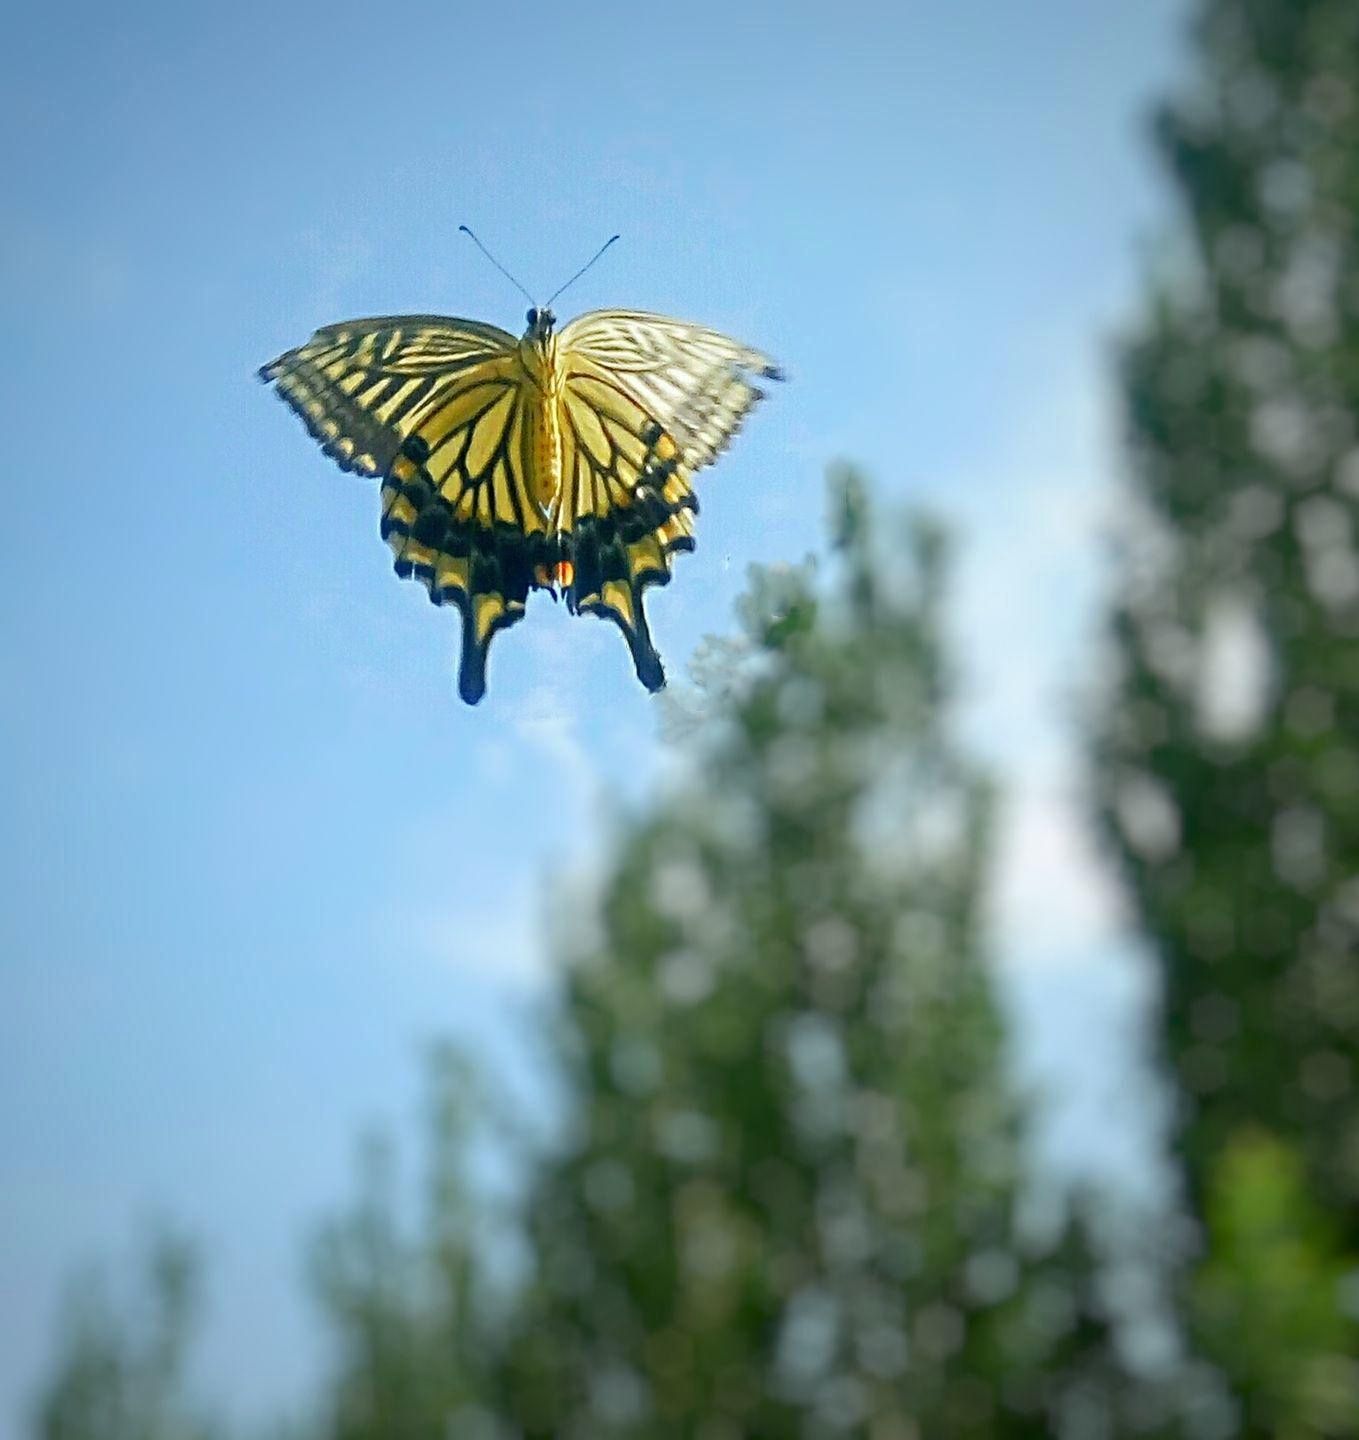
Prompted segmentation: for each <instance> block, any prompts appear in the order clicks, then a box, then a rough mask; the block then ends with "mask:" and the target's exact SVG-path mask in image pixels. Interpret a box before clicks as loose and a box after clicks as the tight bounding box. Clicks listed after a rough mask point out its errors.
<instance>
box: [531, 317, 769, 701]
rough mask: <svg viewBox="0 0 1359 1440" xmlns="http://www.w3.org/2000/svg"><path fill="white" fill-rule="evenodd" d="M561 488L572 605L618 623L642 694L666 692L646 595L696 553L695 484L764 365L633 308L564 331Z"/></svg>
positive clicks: (710, 333)
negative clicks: (684, 555) (685, 554)
mask: <svg viewBox="0 0 1359 1440" xmlns="http://www.w3.org/2000/svg"><path fill="white" fill-rule="evenodd" d="M559 359H560V365H561V369H562V371H563V374H564V383H563V389H562V405H561V409H562V459H563V464H562V489H561V495H560V500H559V509H558V511H557V512H556V515H555V517H554V518H555V519H556V521H557V523H558V525H559V526H560V527H561V529H562V530H563V531H566V532H569V533H571V534H572V535H573V536H574V537H575V543H574V546H573V552H574V556H573V558H574V562H575V575H574V583H573V586H572V590H571V592H570V593H569V594H568V600H569V601H570V602H571V603H572V604H573V605H574V606H575V607H576V608H578V609H580V610H584V611H586V612H587V613H590V614H595V615H599V616H602V617H604V618H606V619H610V620H612V621H614V623H615V624H617V626H618V627H619V629H620V630H621V631H622V632H623V635H624V638H625V639H626V640H627V642H628V647H629V649H630V650H631V651H632V657H633V663H634V664H635V666H636V668H637V676H638V678H639V679H640V680H641V681H642V683H643V684H644V685H645V686H646V687H647V689H649V690H658V689H660V687H661V686H662V685H664V683H665V672H664V670H663V668H662V666H661V662H660V657H659V656H658V655H657V654H656V649H655V646H654V645H653V644H652V642H651V636H650V632H649V629H648V626H647V621H646V614H645V611H644V609H643V604H642V597H643V592H644V591H645V590H646V588H647V587H648V586H650V585H664V584H667V583H668V582H669V579H670V567H671V558H672V557H673V556H674V555H675V554H677V553H678V552H680V551H685V550H692V549H693V548H694V538H693V534H694V526H693V517H694V516H695V515H696V514H697V513H698V498H697V496H695V494H694V492H693V488H692V485H691V483H690V482H691V479H692V476H693V474H694V472H695V471H697V470H701V469H702V468H703V467H704V466H705V465H710V464H711V463H712V462H713V461H714V460H715V459H716V458H717V456H718V455H719V454H720V453H721V451H722V450H723V449H725V448H726V445H727V444H728V442H729V441H730V440H731V437H732V436H733V435H734V434H735V433H736V431H737V430H738V429H739V427H740V425H741V422H742V421H743V420H744V419H745V417H746V415H747V414H749V412H750V410H751V408H752V407H753V406H754V405H755V403H756V401H757V400H759V399H760V397H761V394H762V392H761V391H760V389H759V388H758V387H757V386H756V385H755V384H754V383H753V382H752V380H751V379H750V378H749V377H750V375H751V374H752V373H753V374H755V375H760V376H764V377H767V378H770V379H782V373H781V372H780V371H779V369H778V368H777V366H775V365H774V363H773V361H772V360H770V358H769V357H768V356H767V355H763V354H761V353H760V352H759V351H757V350H752V349H750V348H749V347H748V346H745V345H741V344H739V343H738V342H737V341H735V340H731V339H728V338H727V337H726V336H725V335H721V334H718V333H717V332H716V331H714V330H705V329H702V328H700V327H699V326H696V325H689V324H686V323H685V322H683V321H680V320H672V319H670V318H669V317H667V316H664V315H652V314H648V313H646V312H644V311H640V310H596V311H591V312H590V313H589V314H586V315H582V316H580V317H579V318H578V319H576V320H573V321H572V322H571V323H570V324H569V325H567V326H566V328H565V329H564V330H563V331H562V333H561V349H560V352H559Z"/></svg>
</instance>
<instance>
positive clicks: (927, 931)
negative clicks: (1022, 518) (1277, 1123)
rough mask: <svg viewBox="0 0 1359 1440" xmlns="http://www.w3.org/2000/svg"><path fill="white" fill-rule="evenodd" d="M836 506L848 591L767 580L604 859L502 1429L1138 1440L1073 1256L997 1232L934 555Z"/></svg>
mask: <svg viewBox="0 0 1359 1440" xmlns="http://www.w3.org/2000/svg"><path fill="white" fill-rule="evenodd" d="M835 495H836V499H835V513H836V519H835V527H834V529H835V540H836V543H837V549H838V552H839V557H838V562H837V563H838V572H839V578H838V581H837V582H836V583H835V584H833V585H831V586H824V585H820V584H814V583H813V577H812V574H811V572H810V570H809V569H806V568H804V569H801V570H791V569H783V570H772V571H763V572H756V573H755V575H754V580H753V583H752V587H751V590H750V593H749V595H748V596H747V597H746V599H745V601H744V602H743V618H744V622H745V630H746V639H745V642H744V643H743V644H741V645H734V644H732V643H730V642H727V643H725V644H722V645H719V646H716V647H711V648H710V652H709V653H710V657H711V656H712V655H713V654H716V656H717V662H716V663H715V664H710V665H709V667H708V671H709V673H708V677H707V678H708V685H707V687H706V688H707V698H706V702H705V703H704V704H702V705H701V706H699V707H698V709H697V710H696V711H695V710H692V709H691V713H690V714H689V715H688V717H687V722H686V724H685V728H687V729H688V730H690V731H691V732H692V733H693V734H694V735H695V736H696V741H695V745H694V750H695V754H694V764H693V765H692V768H691V770H690V772H689V773H688V776H687V779H686V783H685V784H684V786H683V787H682V788H681V789H680V791H679V793H678V794H676V795H675V796H674V797H673V798H672V799H670V800H668V801H667V802H665V803H662V804H660V805H659V806H657V808H656V809H655V810H654V811H653V812H652V813H651V814H650V815H648V816H646V817H645V818H642V819H640V820H639V821H637V822H636V823H634V824H632V825H631V826H629V827H628V828H627V829H626V831H625V833H624V834H623V835H622V836H621V837H620V843H619V844H618V846H617V849H616V857H615V862H614V865H613V867H612V869H611V871H610V873H609V875H608V877H607V881H606V884H605V887H604V893H603V900H602V909H601V914H600V917H599V921H600V923H599V931H600V933H599V934H598V935H597V937H595V938H594V939H592V940H590V941H588V942H585V943H583V944H582V945H581V946H580V947H579V953H578V954H576V955H575V956H574V957H573V960H572V963H571V964H570V965H569V967H568V973H567V982H566V999H565V1006H564V1011H563V1014H562V1017H561V1022H560V1040H561V1052H562V1056H563V1067H562V1068H563V1072H564V1075H565V1082H566V1091H567V1094H568V1096H569V1098H570V1102H571V1104H570V1113H571V1116H572V1123H571V1125H570V1127H569V1129H568V1133H567V1137H566V1139H565V1141H564V1143H563V1145H562V1148H561V1150H560V1153H559V1154H558V1156H557V1157H556V1158H555V1159H553V1160H551V1161H550V1162H549V1163H547V1164H546V1165H545V1166H544V1167H543V1168H542V1169H541V1171H540V1172H539V1173H538V1175H537V1177H536V1179H535V1181H534V1183H533V1185H532V1187H531V1194H530V1205H529V1228H530V1234H531V1250H532V1261H531V1265H530V1272H531V1282H530V1286H529V1289H528V1293H527V1295H526V1297H525V1300H524V1304H523V1309H522V1310H521V1312H520V1315H519V1317H518V1323H517V1340H516V1343H515V1345H514V1347H513V1352H512V1355H511V1358H510V1363H509V1365H508V1367H507V1369H506V1370H505V1371H504V1373H503V1375H502V1385H503V1390H502V1400H501V1405H500V1407H499V1408H500V1409H501V1411H502V1413H503V1414H505V1415H507V1416H508V1417H512V1419H513V1421H514V1422H515V1425H516V1429H515V1432H514V1433H522V1434H525V1435H527V1436H532V1437H537V1436H543V1437H546V1436H553V1437H559V1440H572V1437H579V1440H585V1437H590V1440H595V1437H607V1436H629V1437H652V1436H655V1437H681V1436H683V1437H695V1440H739V1437H746V1436H756V1435H758V1436H761V1437H766V1440H777V1437H781V1436H789V1437H792V1436H798V1437H819V1436H825V1437H832V1436H842V1435H856V1436H868V1437H870V1440H907V1437H922V1436H930V1437H933V1436H949V1437H951V1440H963V1437H967V1436H973V1435H975V1436H982V1435H985V1436H1007V1435H1026V1436H1030V1435H1031V1436H1044V1437H1050V1436H1064V1435H1072V1436H1081V1437H1087V1436H1089V1437H1098V1436H1106V1435H1114V1434H1125V1433H1126V1434H1133V1433H1151V1430H1152V1428H1153V1425H1154V1422H1155V1419H1156V1416H1155V1413H1154V1411H1152V1410H1149V1409H1148V1408H1147V1407H1145V1406H1144V1404H1143V1401H1144V1400H1145V1398H1146V1397H1145V1395H1144V1394H1143V1392H1142V1391H1141V1388H1140V1387H1139V1386H1138V1384H1137V1383H1136V1382H1135V1381H1134V1379H1133V1378H1132V1377H1130V1375H1129V1373H1128V1371H1127V1368H1126V1366H1125V1365H1124V1364H1123V1362H1122V1360H1121V1359H1120V1357H1119V1352H1118V1349H1117V1346H1116V1345H1115V1344H1114V1343H1113V1340H1112V1336H1111V1329H1110V1326H1109V1324H1108V1323H1107V1321H1106V1319H1105V1315H1104V1306H1103V1304H1102V1302H1101V1299H1100V1294H1099V1285H1098V1281H1097V1267H1096V1265H1095V1264H1094V1263H1093V1261H1092V1259H1091V1257H1090V1255H1089V1252H1088V1250H1087V1249H1086V1248H1085V1245H1084V1240H1083V1235H1082V1234H1081V1232H1080V1231H1077V1230H1072V1231H1071V1232H1070V1234H1069V1235H1068V1237H1067V1239H1066V1240H1065V1241H1063V1242H1061V1243H1059V1244H1056V1245H1052V1244H1051V1243H1049V1246H1048V1247H1047V1248H1046V1249H1044V1247H1043V1246H1042V1245H1040V1244H1038V1243H1037V1242H1036V1238H1035V1237H1034V1236H1033V1235H1030V1234H1026V1232H1025V1230H1024V1227H1023V1226H1021V1224H1020V1222H1019V1219H1018V1215H1017V1210H1018V1208H1019V1206H1018V1202H1019V1199H1020V1190H1021V1178H1022V1169H1021V1156H1020V1145H1019V1139H1020V1136H1019V1131H1018V1114H1017V1109H1016V1105H1015V1102H1014V1097H1013V1091H1012V1087H1011V1085H1010V1083H1009V1079H1008V1076H1007V1072H1006V1063H1005V1056H1004V1046H1003V1040H1002V1033H1001V1025H1000V1021H999V1018H998V1016H997V1013H996V1009H995V1004H994V1001H993V997H992V993H991V985H990V980H989V977H988V974H987V969H986V966H985V963H984V960H983V956H982V953H981V937H980V933H979V931H980V926H981V916H982V881H983V874H984V870H985V860H986V837H987V814H988V808H989V794H988V790H987V787H986V785H985V784H984V783H983V782H982V781H981V780H980V779H979V778H978V777H977V775H976V774H975V773H974V772H973V771H972V770H971V769H970V768H969V766H968V765H967V764H966V763H965V762H964V761H963V760H961V759H960V758H959V756H958V755H957V754H956V753H955V752H954V750H953V748H952V746H951V745H950V743H949V741H948V738H947V734H946V719H947V716H946V708H945V702H946V689H947V687H946V684H945V673H944V665H943V662H942V658H941V654H940V638H939V616H938V607H939V604H940V600H941V585H942V568H943V558H944V557H943V548H944V547H943V543H942V540H941V536H940V535H939V533H938V532H937V531H935V530H934V529H932V528H931V527H930V526H928V525H925V524H921V523H916V524H915V525H914V526H913V527H911V529H910V531H909V533H908V534H906V535H903V536H899V537H896V536H892V535H891V533H890V532H891V529H892V527H891V526H890V524H888V523H887V522H886V521H885V520H884V519H883V518H882V517H881V516H879V515H875V514H873V513H871V512H870V509H869V506H868V501H867V498H866V496H865V494H864V492H863V490H862V488H861V487H860V485H859V484H858V482H857V481H856V480H855V479H854V478H853V477H852V476H849V475H844V476H842V477H841V478H840V480H839V482H838V485H837V487H836V491H835ZM1051 1238H1052V1237H1051V1236H1049V1242H1051Z"/></svg>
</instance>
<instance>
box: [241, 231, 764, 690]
mask: <svg viewBox="0 0 1359 1440" xmlns="http://www.w3.org/2000/svg"><path fill="white" fill-rule="evenodd" d="M469 233H470V232H469ZM473 238H474V239H475V236H474V237H473ZM610 243H612V242H610ZM478 244H480V242H478ZM605 248H607V246H606V247H605ZM601 253H602V252H601ZM596 258H598V257H596ZM493 263H496V264H498V262H495V261H494V259H493ZM591 263H593V262H591ZM506 273H508V272H506ZM511 278H513V277H511ZM515 283H516V284H517V283H518V282H517V281H516V282H515ZM568 283H569V282H568ZM521 288H522V287H521ZM563 288H564V287H563ZM559 293H560V292H559ZM553 298H554V299H555V298H556V297H555V296H554V297H553ZM526 323H527V328H526V329H525V331H524V333H523V335H522V336H520V337H519V338H518V339H516V338H515V337H514V336H513V335H511V334H509V333H508V332H507V331H505V330H501V329H499V328H497V327H496V326H494V325H486V324H482V323H480V322H478V321H474V320H459V319H451V318H445V317H443V316H438V315H395V316H387V317H380V318H375V319H368V320H350V321H346V322H343V323H341V324H338V325H327V326H325V327H324V328H323V329H321V330H318V331H317V332H316V333H315V334H314V335H313V336H312V338H311V339H310V340H309V341H307V343H306V344H305V345H301V346H299V347H298V348H297V349H295V350H289V351H287V352H286V353H284V354H283V355H280V356H279V358H278V359H277V360H273V361H271V362H270V363H269V364H268V365H265V366H263V367H262V368H261V369H260V371H259V375H260V378H261V379H262V380H264V381H266V382H272V383H273V384H274V386H275V387H276V389H277V392H278V394H279V396H280V397H281V398H282V399H283V400H284V401H286V402H287V404H288V405H289V406H291V408H292V409H293V410H294V411H295V412H296V413H297V414H298V415H299V416H300V417H301V419H302V421H303V422H304V424H305V425H306V427H307V429H308V430H309V431H310V432H311V434H312V435H313V436H314V437H315V438H316V439H317V440H318V441H319V442H320V444H321V447H322V449H323V450H324V452H325V453H326V454H327V455H329V456H330V457H331V458H332V459H334V460H335V461H336V462H337V463H338V464H339V466H340V467H341V469H344V470H350V471H355V472H357V473H358V474H360V475H368V476H373V477H375V478H377V479H379V480H380V481H381V503H382V523H381V533H382V537H383V539H384V540H386V542H387V544H388V545H389V546H390V547H391V550H392V552H393V554H394V556H395V569H396V573H397V574H398V575H400V576H403V577H411V578H414V579H416V580H419V581H420V582H421V583H422V584H424V586H425V587H426V589H427V590H428V591H429V597H430V599H431V600H432V601H433V602H434V603H435V604H436V605H443V604H447V603H450V602H451V603H452V604H454V605H455V606H456V607H457V608H458V610H459V611H460V613H461V617H462V654H461V659H460V664H459V671H458V692H459V694H460V695H461V696H462V698H463V700H465V701H466V702H467V703H468V704H469V705H475V704H476V703H477V701H478V700H480V699H481V697H482V695H483V694H485V691H486V656H487V651H488V649H489V647H490V643H491V641H492V639H493V638H494V637H495V636H496V635H497V634H498V633H499V632H500V631H501V630H503V629H505V628H507V627H508V626H510V625H513V624H514V623H515V622H516V621H518V620H520V619H521V618H522V617H523V615H524V610H525V602H526V600H527V598H528V594H529V592H530V591H531V590H539V589H541V590H547V591H549V592H550V593H551V594H552V595H553V596H554V598H555V597H556V596H558V595H560V596H561V597H562V598H563V599H564V600H565V602H566V605H567V607H568V609H569V610H570V611H571V612H572V613H573V614H576V613H585V614H590V615H599V616H602V617H604V618H606V619H609V620H612V621H613V622H614V623H615V624H616V625H617V626H618V628H619V629H620V630H621V631H622V633H623V637H624V639H625V640H626V641H627V644H628V647H629V649H630V650H631V652H632V660H633V664H634V666H635V668H636V671H637V677H638V679H639V680H640V681H641V682H642V684H643V685H644V686H646V688H647V689H648V690H659V689H660V688H661V687H662V686H663V685H664V684H665V671H664V669H663V668H662V665H661V660H660V656H659V655H658V654H657V653H656V647H655V646H654V644H653V643H652V640H651V633H650V630H649V628H648V625H647V619H646V614H645V612H644V610H643V595H644V592H645V591H646V589H647V588H648V587H649V586H651V585H664V584H667V583H668V582H669V580H670V573H671V562H672V560H673V557H674V556H675V555H676V554H678V553H680V552H682V551H687V550H692V549H693V548H694V516H695V515H696V514H697V513H698V498H697V496H696V495H695V494H694V491H693V488H692V484H691V481H692V478H693V476H694V474H695V472H697V471H699V470H701V469H702V468H703V467H704V466H706V465H710V464H712V462H713V461H714V460H716V458H717V457H718V455H719V454H720V453H721V452H722V450H723V449H724V448H725V447H726V445H727V443H728V441H729V440H730V439H731V437H732V436H733V435H734V434H735V433H736V431H737V429H738V428H739V427H740V425H741V423H742V421H743V420H744V419H745V417H746V416H747V414H748V413H749V412H750V410H751V408H752V406H753V405H754V404H755V403H756V401H757V400H758V399H759V398H760V397H761V394H762V392H761V390H760V389H759V388H758V386H757V385H756V384H755V380H756V379H757V378H760V377H764V378H768V379H775V380H779V379H782V378H783V374H782V372H781V371H780V370H779V368H778V367H777V366H776V365H775V364H774V363H773V361H772V360H771V359H770V358H769V357H768V356H767V355H763V354H761V353H760V352H759V351H758V350H752V349H751V348H749V347H748V346H746V345H742V344H740V343H739V342H737V341H735V340H731V339H729V338H728V337H727V336H725V335H721V334H719V333H717V332H716V331H714V330H707V329H703V328H702V327H700V326H697V325H691V324H687V323H685V322H684V321H681V320H673V319H670V318H668V317H667V316H664V315H652V314H648V313H645V312H643V311H639V310H595V311H591V312H590V313H589V314H585V315H581V316H579V317H578V318H577V319H575V320H572V321H571V322H570V323H569V324H568V325H566V326H564V327H563V328H562V329H561V330H560V331H558V330H557V328H556V317H555V316H554V315H553V313H552V310H551V309H550V308H548V307H546V306H544V307H541V308H540V307H538V306H537V305H535V306H534V307H533V308H532V309H530V310H529V312H528V315H527V320H526Z"/></svg>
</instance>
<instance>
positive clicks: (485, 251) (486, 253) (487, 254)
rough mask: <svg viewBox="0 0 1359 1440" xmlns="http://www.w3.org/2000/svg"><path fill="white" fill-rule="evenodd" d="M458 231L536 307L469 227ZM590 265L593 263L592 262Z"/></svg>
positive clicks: (615, 237)
mask: <svg viewBox="0 0 1359 1440" xmlns="http://www.w3.org/2000/svg"><path fill="white" fill-rule="evenodd" d="M458 229H459V230H461V231H462V232H463V234H464V235H466V236H467V237H468V238H469V239H470V240H471V241H472V244H473V245H475V246H476V247H477V249H478V250H480V251H481V253H482V254H483V255H484V256H485V257H486V258H487V259H488V260H489V261H490V262H491V264H492V265H494V266H495V268H496V269H497V270H499V271H500V273H501V274H502V275H503V276H504V277H505V279H506V280H508V281H509V282H510V284H511V285H513V286H514V287H515V289H516V290H518V291H519V293H520V294H521V295H522V296H523V297H524V298H525V299H526V300H527V301H528V302H529V304H530V305H536V304H537V303H538V302H537V301H536V300H535V299H534V298H533V296H532V295H530V294H529V292H528V291H527V290H525V289H524V287H523V286H522V285H521V284H520V283H519V282H518V281H517V280H516V279H515V278H514V276H513V275H511V274H510V272H509V271H508V270H506V269H505V267H504V266H503V265H502V264H501V263H500V261H499V260H497V259H496V258H495V256H494V255H492V254H491V252H490V251H489V250H488V249H487V248H486V247H485V246H484V245H483V244H482V243H481V241H480V240H478V239H477V237H476V236H475V235H474V234H473V233H472V230H471V228H470V227H469V226H467V225H459V226H458ZM617 238H618V237H617V236H616V235H615V236H614V239H615V240H616V239H617ZM592 263H593V262H592ZM586 268H587V269H588V268H589V267H588V266H587V267H586ZM568 283H569V282H568Z"/></svg>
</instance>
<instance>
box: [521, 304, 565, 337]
mask: <svg viewBox="0 0 1359 1440" xmlns="http://www.w3.org/2000/svg"><path fill="white" fill-rule="evenodd" d="M525 319H526V320H527V322H528V331H527V333H526V334H525V336H524V338H525V339H526V340H540V341H541V340H546V339H547V338H548V336H549V335H551V334H552V327H553V326H554V325H555V324H556V323H557V317H556V316H555V315H554V314H553V313H552V311H551V310H549V309H548V308H547V306H546V305H544V306H543V307H542V309H539V308H538V306H537V305H535V306H534V307H533V308H532V309H531V310H530V311H529V312H528V315H527V316H526V317H525Z"/></svg>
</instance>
